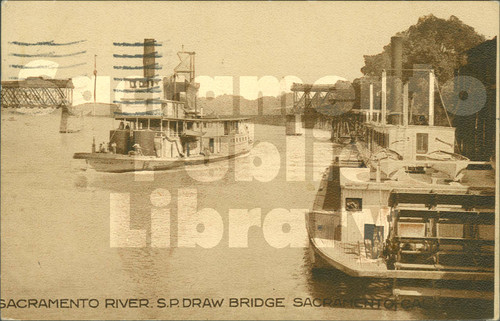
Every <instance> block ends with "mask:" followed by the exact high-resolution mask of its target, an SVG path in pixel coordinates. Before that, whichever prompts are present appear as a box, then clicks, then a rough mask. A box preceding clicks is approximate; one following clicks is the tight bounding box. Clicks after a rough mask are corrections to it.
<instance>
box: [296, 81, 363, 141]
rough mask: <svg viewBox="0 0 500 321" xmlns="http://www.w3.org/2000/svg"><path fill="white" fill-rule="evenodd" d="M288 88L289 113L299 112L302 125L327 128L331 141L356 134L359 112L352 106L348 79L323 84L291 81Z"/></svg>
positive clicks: (353, 96)
mask: <svg viewBox="0 0 500 321" xmlns="http://www.w3.org/2000/svg"><path fill="white" fill-rule="evenodd" d="M291 91H292V92H293V108H292V110H291V113H292V114H296V115H303V119H304V127H305V128H320V129H325V130H329V131H331V133H332V140H333V141H334V142H344V141H346V140H350V139H351V138H352V137H354V136H356V135H358V134H359V132H360V126H361V121H360V120H361V119H360V115H361V114H360V111H359V110H357V109H353V105H354V101H355V93H354V88H353V87H352V86H351V84H350V83H349V82H347V81H345V82H344V81H338V82H337V83H336V84H327V85H313V84H297V83H294V84H293V85H292V87H291Z"/></svg>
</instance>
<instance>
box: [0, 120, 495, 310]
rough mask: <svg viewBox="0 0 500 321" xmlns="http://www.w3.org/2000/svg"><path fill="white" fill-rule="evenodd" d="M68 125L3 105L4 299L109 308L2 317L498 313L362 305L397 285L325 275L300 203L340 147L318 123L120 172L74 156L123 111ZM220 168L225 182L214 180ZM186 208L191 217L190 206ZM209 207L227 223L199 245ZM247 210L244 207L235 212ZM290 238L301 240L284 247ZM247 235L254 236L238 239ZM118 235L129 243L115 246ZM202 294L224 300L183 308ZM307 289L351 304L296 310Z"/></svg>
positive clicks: (309, 199) (309, 198)
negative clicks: (121, 222) (210, 158)
mask: <svg viewBox="0 0 500 321" xmlns="http://www.w3.org/2000/svg"><path fill="white" fill-rule="evenodd" d="M59 122H60V113H58V112H56V113H53V114H49V115H44V116H29V115H18V114H11V113H8V112H2V127H1V129H2V132H1V133H2V135H1V161H2V163H1V165H2V173H1V180H2V184H1V190H2V194H1V195H2V197H1V199H2V201H1V202H2V203H1V242H2V244H1V250H2V252H1V297H2V299H4V300H9V299H14V300H19V299H38V300H40V299H47V300H48V299H63V298H68V299H83V298H87V299H91V298H94V299H96V300H98V301H99V307H97V308H90V307H88V306H87V307H85V308H82V307H79V308H76V307H73V308H71V309H65V308H50V309H47V308H43V307H39V308H34V307H32V308H14V307H9V308H6V309H2V310H1V313H2V318H14V319H40V318H49V319H89V318H90V319H95V318H99V319H111V318H112V319H193V318H196V319H207V318H210V319H214V318H215V319H278V318H284V319H415V318H418V319H420V318H427V319H428V318H456V317H460V318H475V317H487V316H488V315H489V314H486V315H484V309H479V310H478V306H477V304H476V303H471V304H469V305H467V304H463V303H462V302H460V304H458V303H457V302H455V301H452V302H451V303H450V302H449V301H448V302H445V303H443V302H434V301H432V302H431V304H428V303H426V304H424V307H422V308H419V307H408V306H407V307H406V308H402V307H401V306H398V307H397V308H395V307H394V306H393V307H390V308H388V307H384V306H382V307H380V308H378V309H377V308H373V307H369V306H368V307H357V308H353V307H352V306H350V304H349V302H352V300H353V299H374V300H377V299H380V300H382V302H383V300H386V299H390V295H391V288H390V284H389V283H388V282H383V281H380V280H368V281H360V280H356V279H353V278H350V277H347V276H345V275H343V274H342V273H340V272H336V271H319V272H316V271H315V272H314V273H313V272H312V271H311V262H310V257H309V249H308V247H307V241H306V235H305V226H304V221H303V215H302V214H301V215H288V214H287V212H286V211H287V210H288V211H289V212H288V213H303V211H305V210H307V209H309V208H311V206H312V203H313V200H314V196H315V193H316V189H317V187H318V184H319V180H318V179H319V177H320V175H321V172H322V171H323V170H324V169H325V168H326V166H327V165H328V164H329V163H330V162H331V159H332V157H333V155H335V154H337V153H339V152H340V148H339V147H335V146H332V144H331V143H329V142H328V141H327V139H325V138H327V136H328V135H327V134H326V135H324V133H323V135H321V133H320V134H319V135H318V133H316V132H315V133H313V132H312V131H311V130H308V131H306V133H305V135H304V136H289V137H287V136H285V129H284V127H279V126H268V125H255V144H256V145H255V146H256V147H255V148H254V150H253V151H252V153H251V154H250V156H249V157H243V158H238V159H236V160H234V161H230V162H226V163H221V164H212V165H210V166H206V165H200V166H198V167H194V168H191V169H190V170H189V172H188V171H186V170H177V171H172V172H155V173H148V172H145V173H140V174H138V173H123V174H107V173H96V172H95V171H93V170H89V169H86V167H85V165H84V163H83V161H80V160H73V159H72V155H73V153H75V152H82V151H90V148H91V142H92V138H93V137H96V142H97V144H99V142H102V141H105V140H107V138H108V131H109V129H111V128H112V126H113V124H112V120H111V119H110V118H92V117H87V118H85V119H84V126H83V129H82V131H80V132H78V133H72V134H60V133H59ZM250 174H252V175H253V176H254V177H252V176H250ZM214 175H215V176H217V175H220V179H217V180H213V181H210V180H211V178H212V177H214ZM186 195H190V196H189V197H188V198H186ZM116 197H122V198H123V197H125V199H126V198H127V197H128V202H126V205H127V206H126V207H127V208H129V210H130V220H129V221H127V222H126V223H127V224H125V225H127V226H126V229H129V230H132V231H143V232H140V233H143V234H141V235H139V237H138V240H137V239H134V237H136V236H137V233H135V236H134V237H129V236H127V235H128V234H126V233H125V234H124V233H122V232H117V230H116V229H114V228H115V227H116V224H115V225H113V224H114V223H110V221H112V219H111V216H112V214H111V213H112V212H113V208H116V206H115V205H113V204H114V203H113V199H116ZM182 197H184V198H182ZM179 207H183V208H184V209H185V211H187V212H188V214H184V215H183V216H182V215H180V213H179V210H178V208H179ZM186 209H187V210H186ZM202 209H212V210H207V211H208V212H210V213H211V214H212V217H215V218H216V219H215V220H213V222H214V224H213V225H210V224H206V226H204V227H203V226H202V227H200V226H198V225H197V226H196V228H195V229H194V230H193V229H191V230H190V233H191V234H192V235H193V239H196V238H197V237H199V236H200V235H202V236H201V237H200V238H199V239H198V240H200V242H201V243H202V244H204V245H205V246H206V247H208V248H204V247H202V246H199V245H198V246H196V247H192V248H191V247H187V246H186V244H187V243H189V242H190V241H191V240H190V239H189V238H186V236H185V235H186V234H183V236H182V237H183V238H182V240H181V235H180V234H181V232H180V231H182V227H184V228H186V229H188V230H189V228H188V227H187V226H189V223H190V221H191V220H193V221H196V218H197V217H198V216H197V214H196V211H201V210H202ZM189 210H191V212H189ZM237 210H240V212H239V213H243V214H242V215H240V216H236V215H234V216H231V215H230V214H229V213H230V212H232V213H236V212H238V211H237ZM244 210H249V212H248V213H246V212H245V211H244ZM125 213H126V211H125ZM153 213H156V214H158V213H160V216H161V213H163V214H164V216H161V217H169V219H170V222H169V224H166V223H165V221H163V223H161V221H160V223H158V220H152V217H159V216H155V215H156V214H153ZM250 213H252V215H254V216H252V217H257V221H258V223H259V224H257V226H253V227H251V228H250V229H249V230H248V237H247V236H246V235H244V233H243V234H242V232H241V231H240V230H234V229H232V228H234V227H237V226H241V225H242V224H243V225H244V224H245V222H246V223H248V221H246V220H243V219H242V218H244V217H249V215H250ZM271 213H274V215H271ZM167 214H168V216H166V215H167ZM268 214H269V217H268ZM280 215H283V217H286V218H287V219H288V221H287V222H286V224H284V225H283V224H281V223H280V222H281V221H280ZM243 221H245V222H243ZM220 222H222V225H221V224H220ZM261 222H263V223H262V225H261V224H260V223H261ZM254 223H255V222H254ZM276 224H278V225H276ZM259 225H261V226H259ZM265 226H267V228H268V230H266V227H265ZM276 226H278V228H276ZM204 228H205V229H207V230H206V231H205V230H204ZM219 230H220V231H221V233H222V236H221V237H220V238H217V237H215V239H212V241H210V242H212V243H210V242H208V241H207V242H208V243H206V242H205V241H206V240H204V239H203V235H204V234H203V233H205V232H207V231H208V232H210V231H219ZM168 231H170V235H168ZM193 231H196V232H198V233H199V234H196V233H193ZM234 231H236V232H234ZM274 232H276V233H275V234H276V235H278V236H276V235H273V233H274ZM285 232H288V233H285ZM162 233H163V234H162ZM165 233H167V234H165ZM215 234H217V233H215ZM165 235H166V236H165ZM142 236H144V237H142ZM159 236H160V239H161V240H163V242H165V240H169V241H170V246H168V247H167V246H165V245H167V244H165V243H161V242H160V243H158V242H157V240H158V237H159ZM128 237H129V240H127V238H128ZM279 237H282V239H285V240H288V241H290V242H291V243H292V245H293V246H291V247H290V246H287V247H284V248H278V247H279V246H277V244H278V243H277V242H279V239H280V238H279ZM287 237H289V238H287ZM238 241H239V242H243V243H234V242H238ZM247 241H248V244H247V245H245V244H244V243H246V242H247ZM112 242H122V243H121V244H122V245H124V244H125V246H121V247H113V246H112ZM127 242H128V243H127ZM134 242H135V243H134ZM186 242H187V243H186ZM203 242H205V243H203ZM209 243H210V244H209ZM235 244H236V245H238V244H239V245H240V247H236V246H235ZM241 244H243V245H241ZM131 245H135V246H136V247H130V246H131ZM278 245H279V244H278ZM128 298H139V299H148V300H149V301H148V306H147V307H141V308H132V307H128V308H114V307H112V306H108V307H105V302H106V299H122V300H125V299H128ZM194 298H199V299H201V300H202V301H203V300H204V299H205V298H209V299H224V302H223V304H222V306H221V307H212V308H211V307H204V308H199V307H193V306H189V307H183V306H182V303H183V299H184V302H185V303H186V305H188V304H191V303H192V302H193V300H192V299H194ZM230 298H261V299H266V298H284V305H285V307H230V306H229V300H230ZM307 298H311V299H313V298H319V299H323V298H330V299H341V300H344V302H347V303H344V305H343V306H342V307H338V306H337V307H325V306H320V307H311V306H305V307H296V306H294V300H298V302H303V303H304V302H306V299H307ZM162 299H165V301H162ZM170 299H174V300H175V299H178V300H179V302H180V306H179V307H177V306H174V307H164V306H162V305H161V304H158V303H159V302H167V303H168V302H170V301H169V300H170ZM159 300H160V301H159ZM349 300H351V301H349ZM316 302H319V301H318V300H317V301H316ZM415 302H416V303H415ZM414 303H415V305H416V304H417V303H418V302H417V301H414ZM481 313H482V314H481Z"/></svg>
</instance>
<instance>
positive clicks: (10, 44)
mask: <svg viewBox="0 0 500 321" xmlns="http://www.w3.org/2000/svg"><path fill="white" fill-rule="evenodd" d="M431 13H432V14H434V15H435V16H437V17H440V18H445V19H448V18H449V17H450V16H451V15H455V16H457V17H458V18H459V19H460V20H462V21H463V22H464V23H466V24H468V25H470V26H472V27H473V28H475V30H476V31H477V32H479V33H481V34H483V35H485V36H486V38H487V39H491V38H493V37H494V36H496V35H497V34H498V30H499V25H498V23H499V5H498V2H493V1H482V2H452V1H443V2H441V1H433V2H426V1H420V2H413V1H412V2H410V1H404V2H384V1H378V2H358V1H356V2H341V1H332V2H319V1H301V2H273V1H262V2H244V1H237V2H216V1H210V2H209V1H204V2H163V1H154V2H143V1H141V2H133V1H128V2H112V1H107V2H97V1H95V2H84V1H71V2H60V1H43V2H28V1H22V2H16V1H4V2H2V30H1V32H2V40H1V44H2V45H1V52H2V80H10V79H15V78H18V77H21V78H22V77H25V76H26V75H35V74H36V73H37V72H41V71H39V70H36V69H29V68H25V67H26V66H28V67H29V66H40V65H42V66H49V70H44V72H45V73H51V74H50V75H48V76H51V77H55V78H70V77H71V78H74V79H75V83H76V84H75V86H77V87H82V86H83V87H88V86H89V84H91V83H92V81H91V78H89V77H92V72H93V70H94V55H97V58H96V60H97V70H98V75H99V77H103V78H102V79H101V78H98V82H99V87H100V89H99V90H98V91H100V93H99V95H98V97H100V98H102V97H103V99H105V100H106V99H109V96H110V95H113V94H112V93H111V94H110V93H109V87H110V86H111V87H113V86H116V84H115V83H113V82H112V81H109V80H107V79H109V78H113V77H129V76H133V75H139V76H140V75H141V71H140V70H123V69H116V68H115V67H114V66H121V65H141V64H142V59H135V60H134V59H120V58H114V57H113V54H125V53H127V54H140V53H142V48H141V47H123V46H114V45H113V42H142V41H143V39H144V38H155V39H156V40H157V41H158V42H159V43H161V44H162V45H161V47H158V48H157V51H158V52H159V54H161V55H162V57H161V58H159V59H158V60H157V62H158V63H159V64H160V65H161V67H162V69H161V70H159V74H160V76H166V75H170V74H171V73H172V71H171V70H172V69H173V68H174V67H175V66H176V65H177V64H178V59H177V57H176V52H177V51H180V50H181V48H182V46H184V49H185V50H188V51H195V52H196V75H197V76H199V77H198V79H199V80H200V81H201V82H202V88H200V93H201V94H202V95H203V94H204V93H205V92H206V91H207V88H208V87H210V88H211V89H212V91H214V92H215V94H216V95H217V94H223V93H226V92H227V91H229V90H232V91H233V92H234V93H239V94H241V95H243V96H246V98H254V96H255V92H256V90H257V89H258V85H257V80H258V79H261V78H262V77H264V78H262V81H261V89H263V88H264V89H263V91H265V88H267V87H269V88H271V87H272V88H271V89H270V90H269V92H268V93H267V94H273V90H276V88H274V87H276V82H279V81H281V84H280V86H281V87H287V86H288V85H289V83H291V82H293V81H296V82H300V81H302V82H305V83H314V82H322V83H328V82H331V81H334V80H335V79H347V80H353V79H354V78H356V77H359V76H361V72H360V69H361V67H362V66H363V65H364V60H363V55H372V54H377V53H379V52H381V51H382V48H383V46H384V45H387V44H388V43H389V42H390V37H391V36H392V35H394V34H395V33H397V32H399V31H403V30H405V29H407V28H408V27H410V26H411V25H414V24H416V23H417V20H418V18H419V17H421V16H424V15H428V14H431ZM47 41H54V42H55V43H72V42H77V43H74V44H70V45H65V46H46V45H38V46H26V45H24V46H23V45H19V44H16V43H36V42H47ZM50 52H52V53H53V54H54V55H69V54H70V56H65V57H50V58H41V57H34V56H36V55H37V54H42V55H43V54H46V53H50ZM23 55H31V57H24V56H23ZM38 60H45V61H38ZM54 64H56V65H54ZM50 66H52V67H54V66H58V68H50ZM23 67H24V69H23ZM106 77H107V78H106ZM209 77H212V78H213V77H217V78H215V81H212V80H211V79H212V78H209ZM284 77H286V78H284ZM274 79H275V80H274ZM283 79H286V80H287V81H286V84H285V85H284V82H283ZM273 84H274V87H273ZM236 87H237V88H238V89H236ZM281 87H280V88H281ZM256 88H257V89H256ZM106 92H108V93H107V94H106ZM111 92H112V91H111ZM77 96H78V97H77ZM87 96H88V95H87ZM75 99H88V97H86V98H85V97H84V98H82V97H79V95H76V96H75Z"/></svg>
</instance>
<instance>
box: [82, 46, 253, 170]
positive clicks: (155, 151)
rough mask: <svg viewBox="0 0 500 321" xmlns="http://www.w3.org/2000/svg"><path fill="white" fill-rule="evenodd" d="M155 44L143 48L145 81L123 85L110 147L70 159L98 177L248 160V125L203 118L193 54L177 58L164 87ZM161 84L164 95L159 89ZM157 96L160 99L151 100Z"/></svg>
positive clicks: (129, 80) (236, 119)
mask: <svg viewBox="0 0 500 321" xmlns="http://www.w3.org/2000/svg"><path fill="white" fill-rule="evenodd" d="M154 44H155V41H154V39H145V42H144V77H143V78H137V77H136V78H125V79H123V81H124V83H125V84H126V86H125V87H126V88H125V89H122V90H121V92H123V93H125V94H124V97H122V98H121V101H119V103H120V112H116V113H115V115H114V119H115V122H116V123H117V126H116V128H115V129H112V130H111V131H110V135H109V142H108V143H106V142H104V143H101V144H100V145H99V147H98V146H96V143H95V139H94V142H93V143H92V151H91V152H87V153H75V154H74V156H73V158H75V159H84V160H86V162H87V164H88V165H89V166H90V167H91V168H94V169H95V170H96V171H100V172H116V173H117V172H129V171H142V170H147V171H153V170H168V169H173V168H178V167H182V166H186V165H196V164H204V163H207V162H216V161H221V160H225V159H228V158H234V157H238V156H243V155H247V154H248V153H249V152H250V150H251V147H252V144H253V140H252V136H251V128H252V127H251V126H252V124H251V123H250V119H248V118H243V117H218V116H205V115H203V108H198V106H197V104H196V94H197V91H198V88H199V84H197V83H195V74H194V55H195V53H194V52H187V51H184V50H183V51H181V52H179V53H178V56H179V58H180V59H181V63H180V64H179V65H178V66H177V67H176V68H175V70H174V74H173V75H172V76H171V77H165V78H164V79H163V82H162V80H161V79H159V78H157V77H156V75H155V74H154V68H148V66H155V65H156V64H155V62H154V53H155V52H154ZM161 83H163V90H162V89H161V87H162V86H160V84H161ZM158 91H160V92H163V98H158V97H154V94H155V93H157V92H158Z"/></svg>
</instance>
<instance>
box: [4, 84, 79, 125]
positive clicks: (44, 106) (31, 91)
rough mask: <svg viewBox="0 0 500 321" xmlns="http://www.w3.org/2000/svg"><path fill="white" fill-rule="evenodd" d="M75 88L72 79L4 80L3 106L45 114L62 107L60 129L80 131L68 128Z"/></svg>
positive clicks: (20, 111) (27, 112) (29, 112)
mask: <svg viewBox="0 0 500 321" xmlns="http://www.w3.org/2000/svg"><path fill="white" fill-rule="evenodd" d="M73 89H74V86H73V81H72V80H71V79H50V78H44V77H28V78H26V79H23V80H13V81H2V90H1V102H2V108H13V109H15V110H16V111H17V112H19V113H23V114H44V113H49V112H52V111H54V110H55V109H59V108H62V113H61V124H60V129H59V131H60V132H61V133H66V132H71V131H78V130H74V129H73V130H70V129H68V118H69V117H70V112H69V109H70V108H71V107H72V105H73Z"/></svg>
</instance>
